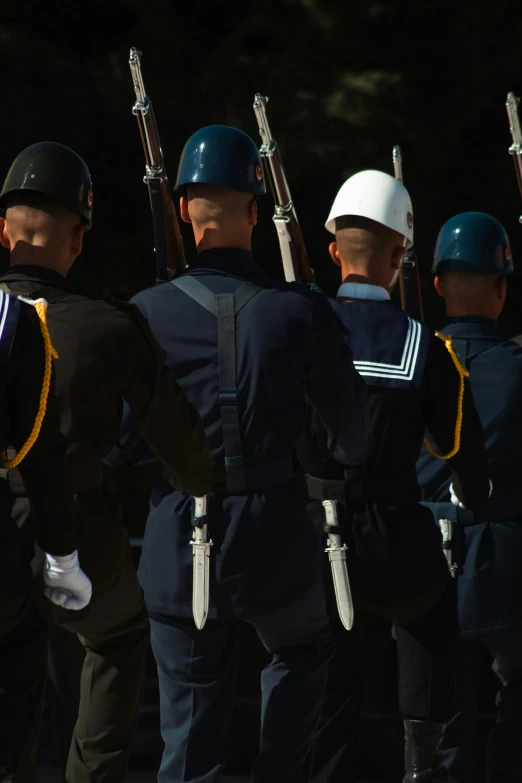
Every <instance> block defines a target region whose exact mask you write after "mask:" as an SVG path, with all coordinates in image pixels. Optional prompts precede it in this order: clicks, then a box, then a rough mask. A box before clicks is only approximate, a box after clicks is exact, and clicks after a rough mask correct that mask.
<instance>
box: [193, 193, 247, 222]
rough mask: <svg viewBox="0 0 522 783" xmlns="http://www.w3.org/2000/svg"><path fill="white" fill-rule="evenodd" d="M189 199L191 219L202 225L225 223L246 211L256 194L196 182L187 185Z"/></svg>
mask: <svg viewBox="0 0 522 783" xmlns="http://www.w3.org/2000/svg"><path fill="white" fill-rule="evenodd" d="M187 199H188V203H189V214H190V218H191V220H192V221H193V222H194V223H196V224H197V225H200V226H201V225H207V224H208V223H223V222H225V221H226V220H228V219H230V218H234V217H236V216H237V215H240V214H242V213H246V210H247V207H248V204H249V203H250V202H251V201H252V199H255V196H253V195H252V193H243V192H241V191H238V190H231V189H230V188H222V187H219V186H217V185H206V184H200V183H194V184H190V185H187Z"/></svg>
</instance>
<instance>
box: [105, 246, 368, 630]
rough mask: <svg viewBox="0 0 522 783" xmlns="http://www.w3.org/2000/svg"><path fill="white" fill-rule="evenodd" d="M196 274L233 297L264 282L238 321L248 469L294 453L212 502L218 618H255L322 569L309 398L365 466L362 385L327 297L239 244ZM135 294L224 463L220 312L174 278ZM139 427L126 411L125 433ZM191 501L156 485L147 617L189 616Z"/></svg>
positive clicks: (340, 444)
mask: <svg viewBox="0 0 522 783" xmlns="http://www.w3.org/2000/svg"><path fill="white" fill-rule="evenodd" d="M188 274H189V275H194V276H197V278H198V279H199V280H200V281H201V282H203V283H204V284H205V285H206V286H207V287H209V288H210V289H211V290H212V291H213V292H214V293H216V294H218V293H230V292H233V291H235V290H236V289H237V288H238V287H239V286H240V285H241V284H242V283H243V282H244V281H251V282H253V283H255V284H256V285H259V286H261V287H262V289H263V290H262V291H260V292H259V293H258V294H257V295H256V296H254V297H253V298H252V299H251V300H250V302H249V303H248V305H246V306H245V307H244V308H243V309H242V310H240V311H239V313H238V315H237V321H236V335H237V336H236V357H237V380H238V389H239V407H240V421H241V434H242V447H243V456H244V459H245V463H246V466H247V472H248V470H249V468H251V467H252V466H257V468H254V470H259V466H262V465H264V464H269V463H272V462H273V461H274V460H277V459H279V458H281V459H282V462H285V456H286V467H284V468H283V467H282V468H281V471H280V475H278V476H277V478H276V479H275V480H274V477H273V476H272V479H271V481H270V482H269V483H272V484H275V485H273V486H270V487H268V488H263V489H257V490H255V491H249V492H247V493H245V494H228V493H224V494H214V495H212V496H211V498H210V508H209V514H210V522H209V536H210V538H211V539H212V541H213V544H214V546H213V547H212V552H211V584H210V611H209V617H214V618H215V617H218V618H225V617H230V618H233V617H238V618H239V617H248V616H254V615H256V614H263V613H265V612H269V611H271V610H273V609H276V608H279V607H283V606H285V605H288V604H290V603H292V602H293V601H294V600H296V599H297V598H298V597H300V596H301V595H303V594H304V593H305V592H306V591H307V590H309V589H310V588H311V587H312V586H313V585H314V583H315V581H316V580H317V579H318V578H319V576H320V568H321V558H322V557H323V554H322V548H321V545H320V541H319V539H318V537H317V534H316V532H315V529H314V526H313V524H312V522H311V520H310V519H309V517H308V515H307V513H306V508H305V507H306V500H307V499H306V494H305V492H304V491H303V490H302V488H301V487H300V486H299V484H298V482H297V481H296V479H295V478H294V477H293V465H292V463H291V460H290V455H291V453H292V450H293V448H294V446H295V444H296V442H297V440H298V438H299V435H300V433H301V430H302V428H303V426H304V421H305V395H306V396H307V397H308V399H309V400H310V402H311V404H312V406H313V407H314V409H315V410H316V411H317V413H318V415H319V416H320V418H321V420H322V421H323V423H324V426H325V427H326V429H327V432H328V437H329V445H330V450H331V452H332V454H334V455H335V456H336V458H337V459H338V460H339V461H340V462H342V463H345V464H351V463H358V462H360V461H361V460H362V459H363V457H364V456H365V453H366V450H367V446H366V437H367V436H366V416H365V404H364V400H365V394H366V392H365V384H364V382H363V381H362V379H361V378H360V377H359V375H358V374H357V372H356V371H355V369H354V366H353V363H352V357H351V353H350V350H349V348H348V347H347V345H346V344H345V341H344V339H343V335H342V333H341V326H340V324H338V322H337V320H336V318H335V316H334V314H333V312H332V310H331V308H330V306H329V303H328V300H327V299H326V297H325V296H324V295H323V294H322V293H321V292H319V291H314V290H311V289H310V288H308V287H306V286H302V285H297V284H295V283H292V284H288V283H283V282H276V281H273V280H272V279H270V278H269V277H268V276H267V275H266V274H265V272H263V270H262V269H261V268H260V267H258V266H257V265H256V264H255V263H254V261H253V259H252V256H251V254H250V253H248V252H246V251H242V250H237V249H232V250H230V249H227V250H217V249H216V250H209V251H205V252H203V253H201V255H200V256H199V259H198V262H197V263H196V264H194V265H193V266H191V267H190V269H189V270H188ZM133 301H134V302H135V303H136V304H137V306H138V307H139V309H140V310H141V312H142V313H143V315H144V316H145V317H146V318H147V320H148V322H149V325H150V327H151V329H152V332H153V334H154V336H155V338H156V340H157V341H158V343H159V344H160V345H161V347H162V348H163V350H164V351H165V352H166V354H167V363H168V365H169V367H170V368H171V369H172V371H173V375H174V378H175V379H176V380H177V381H178V383H179V384H180V386H181V387H182V388H183V389H184V391H185V392H186V394H187V396H188V398H189V400H190V401H191V402H192V403H193V404H194V405H195V407H196V408H197V409H198V411H199V413H200V415H201V417H202V420H203V423H204V426H205V431H206V433H207V436H208V437H209V439H210V443H211V447H212V451H213V457H214V460H215V461H216V462H218V463H220V464H223V463H224V453H223V434H222V426H221V417H220V410H219V407H218V404H217V403H218V396H217V395H218V366H217V320H216V318H215V317H214V316H213V315H212V314H211V313H209V312H208V311H207V310H205V309H204V308H203V307H201V306H200V305H199V304H198V303H197V302H195V301H193V300H192V299H191V298H190V297H189V296H187V295H186V294H185V293H184V292H182V291H180V290H179V289H178V288H176V287H175V286H174V285H172V284H171V283H166V284H163V285H159V286H157V287H155V288H151V289H149V290H147V291H143V292H142V293H140V294H138V295H137V296H136V297H135V298H134V300H133ZM131 428H132V427H131V425H130V423H129V420H128V418H127V421H126V422H125V423H124V430H125V432H128V431H129V430H130V429H131ZM118 464H120V465H121V464H122V458H121V457H120V458H119V460H118ZM288 466H289V467H290V469H288ZM166 478H167V477H165V479H166ZM191 507H192V500H191V498H190V497H187V496H186V495H184V494H182V493H181V492H179V491H177V490H173V489H172V487H171V486H170V485H169V483H167V481H166V480H164V479H160V480H159V481H158V482H157V484H156V485H155V487H154V490H153V494H152V498H151V503H150V514H149V518H148V521H147V526H146V532H145V541H144V546H143V554H142V558H141V563H140V570H139V576H140V581H141V584H142V586H143V588H144V592H145V600H146V604H147V607H148V609H149V611H150V612H157V613H158V612H159V613H164V614H172V615H190V614H191V612H192V609H191V601H192V551H191V547H190V546H189V542H190V540H191V536H192V524H191Z"/></svg>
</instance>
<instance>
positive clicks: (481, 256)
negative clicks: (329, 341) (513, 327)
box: [417, 212, 522, 783]
mask: <svg viewBox="0 0 522 783" xmlns="http://www.w3.org/2000/svg"><path fill="white" fill-rule="evenodd" d="M433 271H434V272H435V274H436V277H435V288H436V290H437V293H438V294H439V295H440V296H443V297H444V300H445V305H446V315H447V319H446V323H445V325H444V328H443V329H442V333H443V334H445V335H450V336H451V337H452V342H453V346H454V347H455V350H456V352H457V353H458V355H459V357H460V361H461V362H462V364H463V365H464V366H465V367H467V369H468V370H469V374H470V375H469V384H470V387H471V391H472V393H473V399H474V401H475V405H476V408H477V411H478V414H479V417H480V419H481V421H482V427H483V429H484V433H485V437H486V449H487V454H488V463H489V475H490V477H491V480H492V483H493V492H492V495H491V498H490V500H489V502H488V504H487V505H486V506H485V507H484V508H481V509H478V510H475V511H472V510H469V509H463V508H460V507H456V506H454V505H453V504H451V503H449V502H448V491H449V484H450V481H451V475H450V473H449V471H448V469H447V466H446V465H445V464H444V463H443V462H442V463H441V462H438V461H437V460H435V459H433V457H432V456H431V455H430V454H429V453H428V452H427V451H424V452H423V453H422V454H421V457H420V459H419V462H418V465H417V471H418V472H417V475H418V479H419V483H420V485H421V489H422V496H423V499H424V500H425V501H428V502H427V504H426V505H428V507H429V508H430V509H431V510H432V512H433V515H434V517H435V520H436V522H437V523H439V520H448V521H449V522H450V523H451V528H452V530H453V537H452V542H451V563H452V565H453V566H454V571H456V582H457V587H458V608H459V625H460V639H461V642H460V644H459V646H458V650H457V704H456V710H455V712H454V717H453V719H452V720H451V722H450V723H449V725H448V728H447V732H446V737H445V739H444V748H445V750H444V754H443V759H444V765H445V766H446V767H448V769H449V770H450V772H451V775H452V777H453V778H454V780H455V781H457V783H471V782H472V781H474V780H475V779H476V778H475V774H474V758H475V728H476V722H477V717H478V716H477V713H478V696H479V693H478V690H479V684H480V682H481V676H480V673H481V667H482V666H483V665H484V662H485V659H486V658H487V657H488V656H489V657H492V658H493V670H494V672H495V673H496V674H497V676H498V678H499V680H500V690H499V693H498V696H497V722H496V725H495V728H494V729H493V732H492V734H491V737H490V741H489V749H488V750H489V752H488V773H489V777H488V780H490V781H491V782H492V783H510V782H511V781H520V780H522V742H521V737H522V602H521V601H520V592H519V591H520V589H521V588H522V500H521V497H520V477H521V475H522V431H521V429H520V427H519V425H518V424H517V422H519V421H520V401H521V399H522V348H521V347H520V345H519V344H517V343H516V342H514V341H511V340H505V339H504V338H503V337H502V335H501V334H500V332H499V330H498V327H497V318H498V317H499V315H500V313H501V311H502V308H503V306H504V301H505V298H506V281H507V278H506V276H507V275H509V274H511V273H512V272H513V262H512V259H511V250H510V246H509V239H508V237H507V235H506V232H505V231H504V228H503V227H502V226H501V224H500V223H499V222H498V221H497V220H495V219H494V218H492V217H490V216H489V215H484V214H481V213H477V212H467V213H465V214H463V215H457V216H456V217H454V218H452V219H451V220H449V221H448V222H447V223H445V225H444V226H443V227H442V228H441V230H440V233H439V236H438V240H437V245H436V248H435V258H434V264H433Z"/></svg>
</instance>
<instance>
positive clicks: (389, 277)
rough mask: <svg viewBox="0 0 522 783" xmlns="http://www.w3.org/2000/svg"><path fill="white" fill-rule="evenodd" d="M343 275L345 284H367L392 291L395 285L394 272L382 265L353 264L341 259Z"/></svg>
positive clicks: (369, 263) (368, 263)
mask: <svg viewBox="0 0 522 783" xmlns="http://www.w3.org/2000/svg"><path fill="white" fill-rule="evenodd" d="M341 275H342V281H343V283H366V284H367V285H375V286H378V287H379V288H384V289H385V290H386V291H391V290H392V289H393V286H394V284H395V280H394V279H393V277H394V276H393V272H392V271H391V270H390V269H389V268H386V267H384V268H383V266H381V265H380V264H375V263H371V262H360V261H358V262H357V264H353V263H351V262H350V261H345V260H344V259H341Z"/></svg>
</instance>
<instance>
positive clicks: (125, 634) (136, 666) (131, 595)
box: [14, 488, 149, 783]
mask: <svg viewBox="0 0 522 783" xmlns="http://www.w3.org/2000/svg"><path fill="white" fill-rule="evenodd" d="M75 499H76V504H77V508H78V511H79V513H80V539H79V545H78V552H79V558H80V563H81V566H82V568H83V569H84V571H85V572H86V573H87V575H88V576H89V577H90V579H91V581H92V584H93V595H92V600H91V603H90V604H89V606H87V607H86V608H85V609H82V610H81V611H79V612H73V611H68V610H65V609H62V608H61V607H56V606H53V605H52V604H50V602H49V601H48V600H47V599H46V598H45V597H44V596H43V584H42V579H41V576H39V577H37V578H36V580H35V600H36V603H37V605H38V608H39V609H40V611H41V612H42V614H43V615H44V616H45V617H46V619H47V622H48V624H49V626H50V627H53V626H55V625H60V626H62V627H63V628H65V629H66V630H67V631H70V632H72V633H75V634H77V635H78V638H79V640H80V642H81V644H82V645H83V647H84V649H85V660H84V663H83V668H82V673H81V681H80V702H79V712H78V715H77V720H76V724H75V726H74V730H73V731H72V742H71V747H70V751H69V757H68V762H67V769H66V774H65V780H66V781H67V783H124V780H125V775H126V770H127V765H128V759H129V754H130V747H131V742H132V738H133V735H134V731H135V727H136V721H137V716H138V707H139V697H140V691H141V682H142V679H143V669H144V662H145V656H146V652H147V644H148V630H149V624H148V618H147V615H146V611H145V607H144V603H143V594H142V590H141V587H140V585H139V583H138V579H137V575H136V571H135V568H134V565H133V562H132V558H131V549H130V543H129V539H128V535H127V532H126V530H125V528H124V526H123V524H122V522H121V520H120V519H118V518H117V515H116V511H115V508H114V507H113V505H112V503H111V501H110V499H109V498H108V496H107V495H106V494H105V492H104V491H103V489H101V488H99V489H93V490H88V491H85V492H82V493H79V494H77V495H75ZM73 698H74V696H73ZM33 751H34V749H33ZM34 756H35V753H34V752H33V753H31V754H28V756H27V758H26V761H25V764H24V765H23V767H22V769H21V770H20V772H19V774H18V775H17V776H16V778H15V780H14V783H33V781H34V780H35V764H34Z"/></svg>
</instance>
